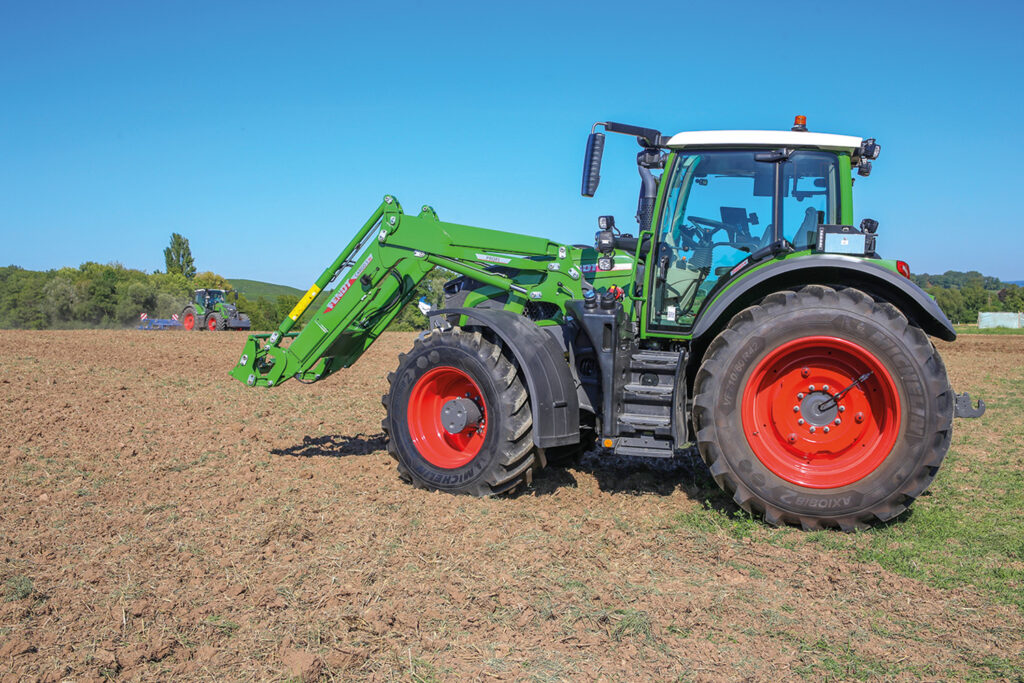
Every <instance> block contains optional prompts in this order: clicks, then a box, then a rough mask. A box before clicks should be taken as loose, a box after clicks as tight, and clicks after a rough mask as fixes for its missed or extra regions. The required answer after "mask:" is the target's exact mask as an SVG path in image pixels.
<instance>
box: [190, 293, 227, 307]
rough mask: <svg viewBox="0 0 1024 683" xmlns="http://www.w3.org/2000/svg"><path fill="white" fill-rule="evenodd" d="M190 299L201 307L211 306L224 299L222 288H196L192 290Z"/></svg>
mask: <svg viewBox="0 0 1024 683" xmlns="http://www.w3.org/2000/svg"><path fill="white" fill-rule="evenodd" d="M192 300H193V301H194V302H195V303H197V304H199V305H200V306H202V307H203V308H211V307H214V306H216V305H217V304H221V303H224V302H225V301H226V299H225V298H224V290H223V289H197V290H195V292H193V299H192Z"/></svg>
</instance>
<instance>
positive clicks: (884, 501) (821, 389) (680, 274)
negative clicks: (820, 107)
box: [231, 117, 984, 530]
mask: <svg viewBox="0 0 1024 683" xmlns="http://www.w3.org/2000/svg"><path fill="white" fill-rule="evenodd" d="M598 128H603V132H599V131H598ZM606 133H620V134H625V135H628V136H633V137H635V138H636V140H637V141H638V142H639V144H640V151H639V153H638V154H637V169H638V171H639V174H640V179H641V187H640V197H639V202H638V210H637V215H636V219H637V222H638V224H639V230H638V231H637V234H636V236H633V235H630V234H625V233H622V232H620V231H619V229H618V228H617V227H616V226H615V221H614V219H613V217H611V216H602V217H601V218H600V219H599V222H598V226H599V230H598V232H597V235H596V240H595V244H594V245H593V246H590V245H571V244H562V243H559V242H555V241H553V240H550V239H546V238H542V237H530V236H524V235H517V234H511V233H507V232H500V231H495V230H488V229H483V228H475V227H469V226H465V225H458V224H454V223H447V222H442V221H440V220H439V219H438V217H437V215H436V214H435V212H434V210H433V209H432V208H431V207H429V206H424V207H423V208H422V209H421V210H420V212H419V213H418V214H416V215H413V214H406V213H405V212H404V211H403V210H402V208H401V206H400V205H399V203H398V201H397V200H395V198H394V197H392V196H386V197H385V198H384V202H383V203H382V204H381V205H380V206H379V207H378V208H377V210H376V211H375V212H374V214H373V215H372V216H371V217H370V218H369V220H367V222H366V223H365V224H364V225H363V226H362V228H361V229H360V230H359V231H358V232H357V233H356V235H355V236H354V237H353V238H352V240H351V241H350V242H349V244H348V246H346V247H345V249H344V250H343V251H342V252H341V254H340V255H339V256H338V257H337V258H336V259H335V260H334V262H333V263H331V264H330V266H328V267H327V269H326V270H324V272H323V273H322V274H321V275H320V277H319V278H318V279H317V280H316V282H315V284H314V285H313V286H312V287H311V288H310V289H309V291H308V292H307V293H306V295H305V296H304V297H303V298H302V299H301V300H300V301H299V303H298V304H297V305H296V306H295V308H294V309H293V310H292V311H291V313H290V314H289V315H288V317H287V318H286V319H285V320H284V321H283V322H282V323H281V325H280V326H279V327H278V329H277V330H276V331H275V332H273V333H272V334H268V335H252V336H250V337H249V340H248V342H247V343H246V346H245V349H244V351H243V353H242V355H241V358H240V359H239V361H238V362H237V364H236V365H235V367H234V369H233V370H232V371H231V375H232V376H234V377H235V378H237V379H239V380H241V381H242V382H244V383H246V384H248V385H249V386H261V387H274V386H277V385H279V384H280V383H281V382H283V381H285V380H287V379H288V378H291V377H295V378H296V379H299V380H301V381H303V382H314V381H318V380H321V379H324V378H326V377H328V376H330V375H331V374H333V373H334V372H336V371H337V370H339V369H341V368H344V367H348V366H350V365H351V364H352V363H354V362H355V361H356V360H357V359H358V358H359V357H360V356H361V355H362V354H363V352H364V351H365V350H366V349H367V348H368V347H369V346H370V345H371V344H372V343H373V342H374V340H375V339H376V338H377V337H378V336H379V335H380V334H381V332H383V331H384V330H385V329H386V328H387V326H388V324H389V323H390V322H391V320H392V319H393V318H394V317H395V316H396V315H397V314H398V313H399V311H400V310H401V309H402V307H403V306H405V305H406V304H407V303H408V302H410V301H411V299H412V298H413V297H414V291H415V288H416V284H417V283H418V282H420V281H421V280H422V279H423V277H424V276H425V275H426V274H427V273H429V272H430V271H431V270H432V269H433V268H435V267H440V268H445V269H447V270H449V271H453V272H454V273H456V274H457V275H458V277H456V278H454V279H452V280H451V281H449V282H448V283H447V284H446V286H445V304H444V306H443V308H439V309H430V310H427V311H426V313H427V315H428V316H429V321H430V329H429V330H428V331H427V332H424V333H422V334H421V335H420V336H419V338H418V339H416V341H415V342H414V344H413V347H412V349H411V350H410V351H409V352H408V353H405V354H401V355H400V356H399V358H398V366H397V368H396V369H395V371H394V372H392V373H390V374H389V375H388V383H389V390H388V393H387V394H386V395H385V396H384V398H383V403H384V406H385V409H386V416H385V418H384V421H383V425H382V427H383V429H384V432H385V433H386V434H387V437H388V450H389V452H390V454H391V455H392V456H393V457H394V458H395V460H397V467H398V472H399V475H400V476H401V477H402V478H403V479H405V480H406V481H408V482H410V483H412V484H414V485H416V486H420V487H423V488H427V489H432V490H441V491H447V492H451V493H465V494H471V495H475V496H487V495H493V494H502V493H507V492H511V491H513V490H516V489H517V488H519V487H521V486H526V485H529V484H530V482H531V480H532V477H533V475H534V473H535V472H536V471H537V470H538V469H539V468H542V467H544V466H546V465H547V464H548V463H550V462H553V461H564V460H566V459H568V458H571V457H573V456H575V455H576V454H578V453H580V452H581V451H584V450H588V449H592V448H594V447H595V446H596V447H597V448H598V449H599V451H600V452H601V453H607V454H618V455H627V456H641V457H655V458H671V457H673V456H675V455H677V454H678V453H680V452H681V450H683V449H685V448H687V447H689V446H690V445H692V444H694V443H696V445H697V447H698V448H699V450H700V453H701V455H702V456H703V458H704V460H705V462H706V463H707V465H708V467H709V469H710V472H711V474H712V476H713V477H714V478H715V480H716V481H717V482H718V484H719V485H720V486H721V487H722V488H723V489H724V490H726V491H727V492H728V493H729V494H730V495H731V496H732V497H733V498H734V500H735V501H736V503H737V504H738V505H739V506H741V507H742V508H743V509H745V510H748V511H750V512H752V513H755V514H758V515H761V516H762V517H763V518H764V519H765V520H766V521H767V522H768V523H770V524H773V525H779V524H795V525H800V526H802V527H803V528H805V529H817V528H821V527H838V528H841V529H844V530H851V529H856V528H862V527H864V526H865V525H867V524H869V523H872V522H874V521H876V520H881V521H885V520H889V519H892V518H893V517H895V516H896V515H898V514H899V513H900V512H902V511H903V510H905V509H906V508H907V506H908V505H909V504H910V503H911V502H912V501H913V500H914V499H915V498H916V497H917V496H918V495H920V494H921V493H922V492H923V491H924V490H925V489H926V488H927V487H928V485H929V484H930V483H931V482H932V480H933V479H934V478H935V475H936V473H937V472H938V469H939V465H940V464H941V463H942V460H943V457H944V456H945V453H946V450H947V449H948V448H949V444H950V435H951V430H952V422H953V418H954V417H956V416H960V417H977V416H979V415H980V414H981V413H982V412H983V411H984V403H983V402H979V405H978V407H977V408H975V407H974V406H973V405H972V403H971V400H970V397H969V396H967V395H966V394H961V395H957V394H956V393H954V391H953V389H952V388H951V387H950V384H949V379H948V377H947V375H946V369H945V366H944V365H943V362H942V358H941V357H940V356H939V353H938V352H937V350H936V349H935V346H934V345H933V344H932V343H931V341H930V340H929V335H932V336H935V337H938V338H940V339H944V340H947V341H952V340H954V339H955V338H956V333H955V332H954V330H953V327H952V325H951V324H950V322H949V320H948V319H947V318H946V316H945V315H943V313H942V311H941V310H940V309H939V307H938V306H937V305H936V303H935V301H934V300H933V299H931V298H930V297H929V296H928V295H927V294H926V293H925V292H923V291H922V290H921V289H920V288H918V287H917V286H916V285H915V284H914V283H913V282H912V281H911V280H910V269H909V267H908V265H907V264H906V263H905V262H903V261H897V260H893V259H885V258H882V257H881V256H879V254H878V253H877V252H876V237H877V235H876V231H877V228H878V224H877V222H875V221H872V220H868V219H865V220H864V221H863V222H862V223H861V224H860V226H859V227H854V226H853V225H852V223H853V199H852V197H853V195H852V188H853V180H854V174H855V173H856V174H859V175H861V176H867V175H868V174H869V173H870V170H871V165H872V161H873V160H874V159H875V158H877V156H878V152H879V146H878V145H877V144H876V142H875V140H873V139H862V138H860V137H852V136H846V135H831V134H823V133H813V132H808V131H807V129H806V125H805V122H804V121H803V120H802V117H798V119H797V122H796V125H794V126H793V128H792V129H791V130H787V131H706V132H683V133H679V134H678V135H674V136H666V135H662V134H661V133H660V132H659V131H657V130H653V129H650V128H641V127H637V126H631V125H624V124H618V123H611V122H606V123H598V124H595V125H594V127H593V128H592V130H591V134H590V137H589V139H588V143H587V151H586V158H585V167H584V174H583V195H584V196H588V197H589V196H593V194H594V192H595V190H596V189H597V186H598V182H599V177H600V167H601V158H602V154H603V150H604V144H605V134H606ZM332 282H334V283H336V284H335V286H334V289H333V291H332V292H331V296H329V297H326V300H325V303H324V304H323V305H322V306H321V307H320V310H319V311H318V312H317V313H316V314H315V315H314V316H313V317H312V319H311V320H310V322H309V323H308V324H307V325H306V326H305V328H304V329H303V330H302V331H301V332H299V333H295V332H292V331H291V328H292V326H293V325H294V323H295V321H296V320H297V319H298V318H299V316H300V315H301V314H302V313H303V311H304V310H305V309H306V307H307V306H308V305H309V303H310V302H311V301H312V300H313V299H314V297H316V295H317V294H318V293H319V292H320V291H321V290H322V289H325V288H327V287H329V286H330V285H331V283H332ZM423 308H427V307H426V306H423Z"/></svg>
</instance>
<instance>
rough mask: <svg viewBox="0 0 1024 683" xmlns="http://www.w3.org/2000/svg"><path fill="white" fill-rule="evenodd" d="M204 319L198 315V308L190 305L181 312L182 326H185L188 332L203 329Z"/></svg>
mask: <svg viewBox="0 0 1024 683" xmlns="http://www.w3.org/2000/svg"><path fill="white" fill-rule="evenodd" d="M201 322H202V321H200V320H199V318H198V317H196V309H194V308H192V307H191V306H189V307H188V308H186V309H185V310H184V311H182V313H181V326H182V327H184V328H185V331H186V332H193V331H198V330H201V329H203V327H202V324H201Z"/></svg>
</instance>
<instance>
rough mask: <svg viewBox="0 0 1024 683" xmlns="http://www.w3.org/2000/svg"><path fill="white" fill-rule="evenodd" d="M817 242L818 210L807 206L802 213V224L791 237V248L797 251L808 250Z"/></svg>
mask: <svg viewBox="0 0 1024 683" xmlns="http://www.w3.org/2000/svg"><path fill="white" fill-rule="evenodd" d="M817 241H818V210H817V209H815V208H814V207H813V206H808V207H807V209H806V210H805V211H804V222H803V223H801V224H800V227H799V228H797V231H796V234H794V235H793V246H794V247H795V248H796V249H797V250H799V249H809V248H811V247H813V246H814V245H815V243H816V242H817Z"/></svg>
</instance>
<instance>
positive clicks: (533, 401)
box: [430, 308, 580, 448]
mask: <svg viewBox="0 0 1024 683" xmlns="http://www.w3.org/2000/svg"><path fill="white" fill-rule="evenodd" d="M446 315H458V316H465V317H466V318H468V319H469V321H468V322H467V325H466V327H485V328H489V329H490V330H492V331H493V332H494V333H495V334H496V335H497V336H498V337H499V338H500V339H501V341H502V342H503V343H504V344H505V345H506V346H507V347H508V348H509V349H510V350H511V351H512V355H513V356H515V359H516V361H517V362H518V363H519V367H520V368H521V369H522V372H523V375H525V380H526V389H527V391H529V393H530V409H531V411H532V413H533V440H534V442H535V443H536V444H537V446H538V447H540V448H552V447H554V446H565V445H568V444H575V443H579V441H580V403H579V397H578V396H577V394H576V381H575V380H574V379H573V377H572V374H571V373H570V372H569V364H568V363H567V362H566V360H565V352H564V350H563V349H562V348H561V346H560V345H559V343H558V342H557V341H556V340H555V338H554V337H553V336H552V335H550V334H548V333H547V332H545V331H544V330H542V329H540V328H539V327H537V326H536V325H534V324H533V323H532V322H530V321H529V320H527V319H526V318H524V317H522V316H521V315H516V314H515V313H511V312H509V311H504V310H487V309H477V308H443V309H434V310H431V311H430V317H431V318H433V317H435V316H446ZM442 319H443V318H442Z"/></svg>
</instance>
